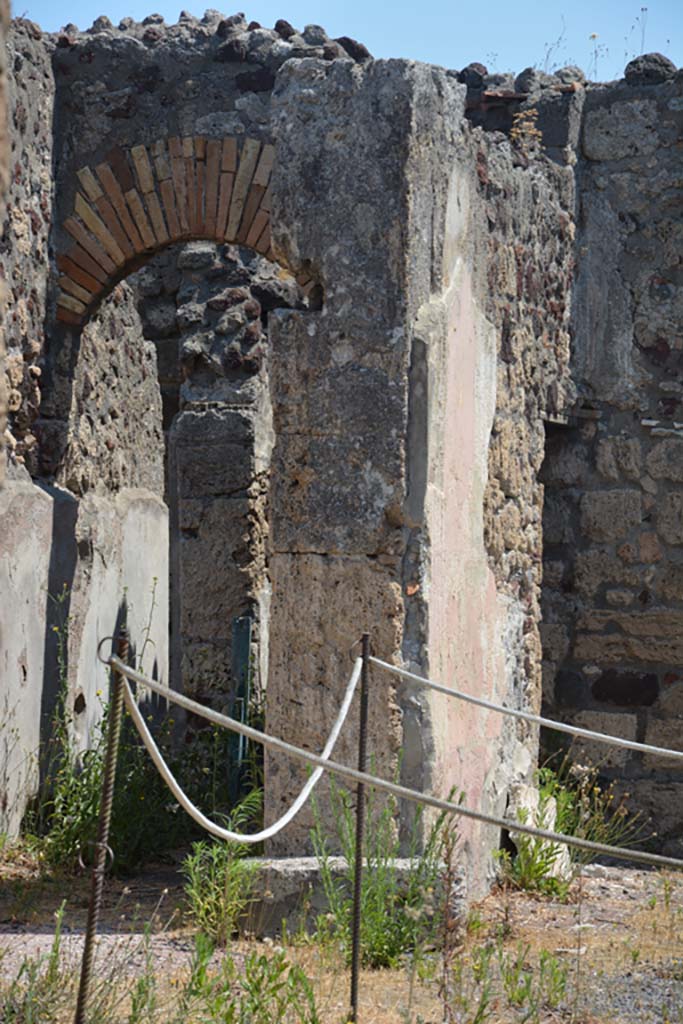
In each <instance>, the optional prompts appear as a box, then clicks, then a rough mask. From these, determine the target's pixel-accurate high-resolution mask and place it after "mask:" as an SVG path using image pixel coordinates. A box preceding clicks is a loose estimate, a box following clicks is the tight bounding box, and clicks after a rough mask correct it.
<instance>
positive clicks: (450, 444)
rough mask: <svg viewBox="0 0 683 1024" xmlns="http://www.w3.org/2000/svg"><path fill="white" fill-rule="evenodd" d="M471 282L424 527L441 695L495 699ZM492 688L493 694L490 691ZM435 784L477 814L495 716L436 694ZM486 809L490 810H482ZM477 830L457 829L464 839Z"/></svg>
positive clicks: (498, 657) (496, 619) (483, 413)
mask: <svg viewBox="0 0 683 1024" xmlns="http://www.w3.org/2000/svg"><path fill="white" fill-rule="evenodd" d="M483 326H484V325H482V322H481V320H478V318H477V312H476V308H475V305H474V299H473V296H472V294H471V289H470V286H469V279H468V277H467V275H463V278H462V280H461V282H460V284H459V286H458V288H457V292H456V294H455V296H454V297H453V299H452V303H451V309H450V313H449V337H448V344H447V352H448V365H447V367H446V374H447V380H446V395H445V410H444V413H445V416H444V420H445V427H444V433H443V450H442V452H441V458H440V460H439V461H440V472H437V474H436V478H435V480H434V486H435V487H436V489H437V490H438V492H440V493H439V498H440V500H436V501H434V502H432V504H431V507H432V510H433V516H432V518H431V522H430V529H431V541H432V564H431V581H430V626H429V636H430V641H429V653H430V673H431V676H432V678H435V679H438V680H439V681H440V682H442V683H444V684H445V685H447V686H452V687H455V688H457V689H461V690H464V691H466V692H468V693H472V694H477V695H480V696H485V697H494V696H495V694H496V690H497V689H499V684H500V680H501V679H502V678H503V675H504V667H505V666H504V658H503V650H502V640H501V634H502V627H503V623H502V622H501V621H500V610H499V605H498V601H497V594H496V587H495V582H494V578H493V574H492V573H491V571H490V569H489V567H488V563H487V559H486V552H485V549H484V542H483V496H484V486H485V482H486V467H487V450H488V434H489V431H490V422H489V417H490V415H491V412H490V410H491V409H492V407H493V397H494V395H493V393H492V391H491V389H495V367H490V366H489V367H487V366H486V362H487V361H489V362H490V361H491V358H492V357H491V355H490V354H487V352H486V347H485V339H484V335H483ZM496 683H498V685H496ZM433 708H434V712H433V719H434V722H435V747H436V758H435V771H434V780H435V785H436V787H437V788H438V789H439V790H440V792H441V794H445V793H447V792H448V791H449V790H450V789H451V787H456V788H457V790H458V791H464V792H465V803H466V804H467V806H468V807H472V808H481V807H482V798H483V796H484V787H485V781H486V777H487V774H488V773H489V770H490V768H491V765H492V763H493V761H494V759H497V749H498V743H499V740H500V736H501V730H502V720H501V718H500V716H497V715H494V714H492V713H489V712H485V711H483V710H482V709H480V708H476V707H472V706H471V705H468V704H465V703H463V702H462V701H457V700H453V699H449V698H447V697H445V696H439V695H438V694H437V695H434V704H433ZM487 809H488V808H487ZM478 827H479V826H478V825H477V824H476V823H474V822H465V821H463V822H462V823H461V826H460V834H461V837H462V838H463V839H467V838H468V837H470V838H474V835H475V834H476V830H477V829H478Z"/></svg>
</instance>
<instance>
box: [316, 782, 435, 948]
mask: <svg viewBox="0 0 683 1024" xmlns="http://www.w3.org/2000/svg"><path fill="white" fill-rule="evenodd" d="M330 798H331V801H332V809H333V815H334V818H335V823H336V828H337V839H338V841H339V845H340V847H341V851H342V853H343V855H344V857H345V859H346V863H347V870H346V873H345V876H344V878H343V879H341V880H336V879H335V878H334V877H333V875H332V871H331V868H330V852H329V843H328V841H327V838H326V836H325V835H324V833H323V830H322V826H321V822H320V816H319V814H318V810H317V806H316V805H315V803H314V805H313V806H314V815H315V819H316V824H315V828H314V829H313V832H312V833H311V836H312V840H313V847H314V850H315V853H316V856H317V858H318V863H319V865H320V873H321V879H322V882H323V886H324V890H325V895H326V897H327V901H328V904H329V908H330V909H329V915H328V916H327V917H326V918H319V920H318V926H317V927H318V937H319V938H324V937H332V938H334V939H335V940H338V941H339V942H340V944H341V947H342V950H343V952H344V955H345V957H346V959H347V961H349V960H350V958H351V923H352V913H353V897H352V892H353V878H354V870H355V857H356V849H355V846H356V833H355V815H354V810H353V807H352V797H351V794H350V793H349V792H348V790H343V789H340V788H339V787H338V786H336V785H335V784H334V782H332V781H331V783H330ZM395 811H396V805H395V802H394V801H393V800H388V801H387V802H386V803H384V804H383V805H382V807H381V808H379V809H378V808H377V807H376V805H375V799H374V795H373V791H372V790H370V792H369V796H368V806H367V819H368V824H367V828H366V830H365V845H364V849H363V856H364V859H365V868H364V871H363V880H362V889H361V932H360V942H361V962H362V963H363V965H364V966H366V967H396V966H397V965H398V963H399V962H400V960H401V957H402V956H404V954H406V953H412V952H415V951H416V950H417V949H418V948H419V947H420V946H421V945H424V944H425V943H426V942H428V941H430V940H431V939H433V937H434V935H435V930H436V921H435V918H436V913H435V890H436V887H437V885H438V882H439V876H440V870H441V853H442V847H443V836H444V821H445V815H440V816H439V817H438V818H437V820H436V822H435V823H434V825H433V826H432V828H431V829H430V831H429V835H428V837H427V841H426V843H425V846H424V849H423V850H422V851H421V852H419V845H418V840H419V835H420V826H421V822H422V818H421V809H419V810H418V812H417V814H416V817H415V821H414V824H413V828H412V833H411V838H410V843H409V850H408V856H409V858H410V866H409V869H408V871H407V874H405V875H404V876H401V874H400V873H399V871H398V868H397V867H396V864H395V861H396V859H397V858H398V857H399V856H400V846H399V840H398V837H397V835H396V830H395ZM418 854H419V855H418Z"/></svg>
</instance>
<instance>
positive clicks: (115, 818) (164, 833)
mask: <svg viewBox="0 0 683 1024" xmlns="http://www.w3.org/2000/svg"><path fill="white" fill-rule="evenodd" d="M155 592H156V581H155V583H154V585H153V587H152V592H151V610H150V613H149V616H148V620H147V624H146V626H145V627H144V629H143V632H142V644H141V649H140V655H139V656H138V657H137V658H136V664H137V665H138V667H142V665H141V662H142V659H143V657H144V655H145V652H146V651H147V650H148V649H149V648H150V647H151V646H153V644H152V640H151V638H150V630H151V621H152V613H153V609H154V606H155V600H156V598H155ZM69 597H70V594H69V590H68V588H67V587H66V586H64V588H63V589H62V591H61V592H60V593H59V594H58V595H57V596H56V597H52V596H50V601H51V602H52V604H53V606H54V609H55V618H56V621H57V624H56V625H55V626H54V627H53V629H54V631H55V635H56V643H57V654H56V672H57V683H58V685H57V700H56V704H55V709H54V713H53V716H52V720H51V723H50V734H49V737H48V739H47V742H46V743H45V745H44V748H43V753H42V757H41V779H42V781H41V786H40V789H39V792H38V794H37V796H36V798H35V799H34V801H33V802H32V804H31V805H30V807H29V809H28V811H27V813H26V815H25V818H24V822H23V826H22V831H23V833H24V835H25V837H26V838H27V839H28V841H29V845H30V846H32V847H33V848H34V849H35V850H36V851H37V852H38V853H39V854H40V856H41V860H42V861H43V862H44V863H45V864H47V865H48V866H49V867H50V868H53V869H55V868H57V869H61V870H64V871H73V870H75V868H76V867H77V865H78V862H79V857H80V858H82V859H83V860H84V861H87V860H88V859H89V857H90V856H91V853H92V844H93V842H94V840H95V837H96V835H97V822H98V816H99V805H100V795H101V790H102V776H103V771H104V759H105V752H106V745H107V734H108V728H109V706H108V704H106V703H104V702H103V705H102V715H101V718H100V722H99V725H98V727H97V730H96V732H95V734H94V736H93V737H92V740H91V746H90V748H89V749H88V750H86V751H83V752H77V751H75V750H74V747H73V742H72V733H73V715H72V713H71V710H70V702H69V685H68V676H67V650H68V637H69V616H68V602H69ZM252 712H253V713H254V714H259V713H261V711H260V709H259V708H258V707H256V706H254V708H253V709H250V716H251V713H252ZM149 720H150V721H153V720H154V721H155V724H154V733H155V739H156V742H157V745H158V746H159V749H160V750H161V753H162V754H163V756H164V758H165V760H166V761H167V763H168V764H169V766H170V768H171V771H172V772H173V773H174V775H175V776H176V778H177V779H178V780H179V782H180V784H181V785H182V787H183V789H184V790H185V792H186V793H187V794H188V796H189V797H190V799H191V800H193V802H195V803H196V804H198V805H199V806H201V807H202V809H203V810H204V811H205V813H207V814H209V815H211V816H214V817H218V816H220V815H229V814H230V812H231V799H230V792H229V790H228V787H227V786H226V784H225V779H226V778H231V777H233V776H234V775H235V773H236V765H235V764H234V763H233V761H234V745H233V744H232V743H231V735H230V733H229V732H227V731H226V730H225V729H218V728H216V727H208V728H201V729H198V730H197V731H196V732H194V733H193V735H192V742H191V743H190V744H188V745H187V746H186V747H183V748H182V749H181V748H179V745H178V743H177V741H176V739H175V737H174V729H175V719H174V717H173V711H171V712H170V713H169V714H165V715H164V716H163V717H162V718H161V719H159V718H158V716H155V715H150V719H149ZM250 721H251V717H250ZM250 750H251V748H248V751H247V754H248V757H250V758H251V754H250ZM252 762H253V763H252ZM249 767H250V770H251V771H252V773H253V777H256V776H257V773H258V760H257V759H256V758H255V757H254V758H251V760H249ZM250 782H251V777H246V776H245V778H244V784H245V785H250ZM201 835H203V833H202V831H201V829H200V828H199V826H198V825H196V824H195V823H194V822H193V821H192V819H191V818H189V817H188V816H187V815H186V814H185V813H184V812H183V811H181V809H180V807H179V805H178V804H177V803H176V802H175V800H174V798H173V797H172V796H171V794H170V793H169V791H168V789H167V788H166V784H165V783H164V782H163V780H162V779H161V777H160V775H159V773H158V772H157V770H156V768H155V766H154V764H153V762H152V760H151V758H150V757H149V755H148V753H147V751H146V749H145V748H144V746H143V745H142V743H141V742H140V740H139V737H138V735H137V732H136V730H135V727H134V725H133V724H132V722H131V721H130V719H129V718H128V716H127V715H126V714H125V712H124V716H123V720H122V723H121V738H120V744H119V755H118V761H117V769H116V784H115V787H114V802H113V807H112V818H111V828H110V835H109V845H110V847H111V849H112V850H113V852H114V862H113V870H114V872H116V873H119V874H129V873H131V872H133V871H135V870H136V869H138V868H139V867H140V865H141V864H142V863H144V862H145V861H148V860H150V859H153V858H162V857H164V856H165V855H166V854H167V853H168V851H170V850H174V849H177V848H178V847H181V846H187V845H188V844H189V843H190V842H191V841H192V840H193V839H198V838H199V837H200V836H201Z"/></svg>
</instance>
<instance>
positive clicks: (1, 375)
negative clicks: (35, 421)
mask: <svg viewBox="0 0 683 1024" xmlns="http://www.w3.org/2000/svg"><path fill="white" fill-rule="evenodd" d="M8 27H9V4H8V3H7V0H2V4H0V220H4V217H5V202H6V199H7V186H8V185H9V173H8V166H9V149H10V140H9V130H8V124H7V107H8V96H7V87H8V80H7V48H6V40H7V29H8ZM6 301H7V294H6V291H5V290H2V292H1V293H0V487H2V481H3V478H4V473H5V465H4V457H3V447H4V443H5V424H6V422H7V386H6V382H5V372H4V371H5V362H4V361H5V338H4V328H3V323H4V312H5V309H4V307H5V303H6Z"/></svg>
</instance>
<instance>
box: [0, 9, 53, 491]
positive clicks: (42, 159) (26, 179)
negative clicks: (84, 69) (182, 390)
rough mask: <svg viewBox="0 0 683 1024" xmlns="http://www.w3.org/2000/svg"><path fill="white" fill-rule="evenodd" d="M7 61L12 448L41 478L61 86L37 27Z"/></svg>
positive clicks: (2, 258)
mask: <svg viewBox="0 0 683 1024" xmlns="http://www.w3.org/2000/svg"><path fill="white" fill-rule="evenodd" d="M7 57H8V63H9V70H10V74H9V90H8V93H9V130H10V140H11V149H10V188H9V194H8V196H7V217H6V218H3V228H2V237H1V239H0V275H1V276H2V280H3V282H4V285H5V287H6V289H7V305H6V307H5V310H4V312H3V314H2V318H3V319H2V323H3V333H4V337H5V346H6V349H7V356H6V363H5V375H6V376H5V388H6V392H7V408H8V413H9V422H8V431H7V433H6V434H5V443H6V445H7V448H8V449H9V451H10V452H11V453H12V457H13V460H14V461H16V462H17V463H18V464H19V465H24V464H26V465H27V466H28V468H29V470H30V471H31V472H32V473H35V472H37V469H38V444H37V438H36V435H35V433H34V424H35V421H36V418H37V416H38V408H39V405H40V378H41V374H42V365H41V356H42V355H43V354H44V351H45V318H46V314H47V289H48V278H49V266H50V264H49V255H48V237H49V232H50V229H51V225H52V198H53V179H52V149H53V138H52V112H53V100H54V84H53V76H52V68H51V64H50V48H49V46H48V47H46V45H45V42H44V37H43V35H42V33H41V31H40V29H39V28H38V27H37V26H36V25H34V24H33V23H32V22H29V21H24V20H22V19H19V20H17V21H15V22H13V23H12V28H11V31H10V33H9V36H8V40H7Z"/></svg>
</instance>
